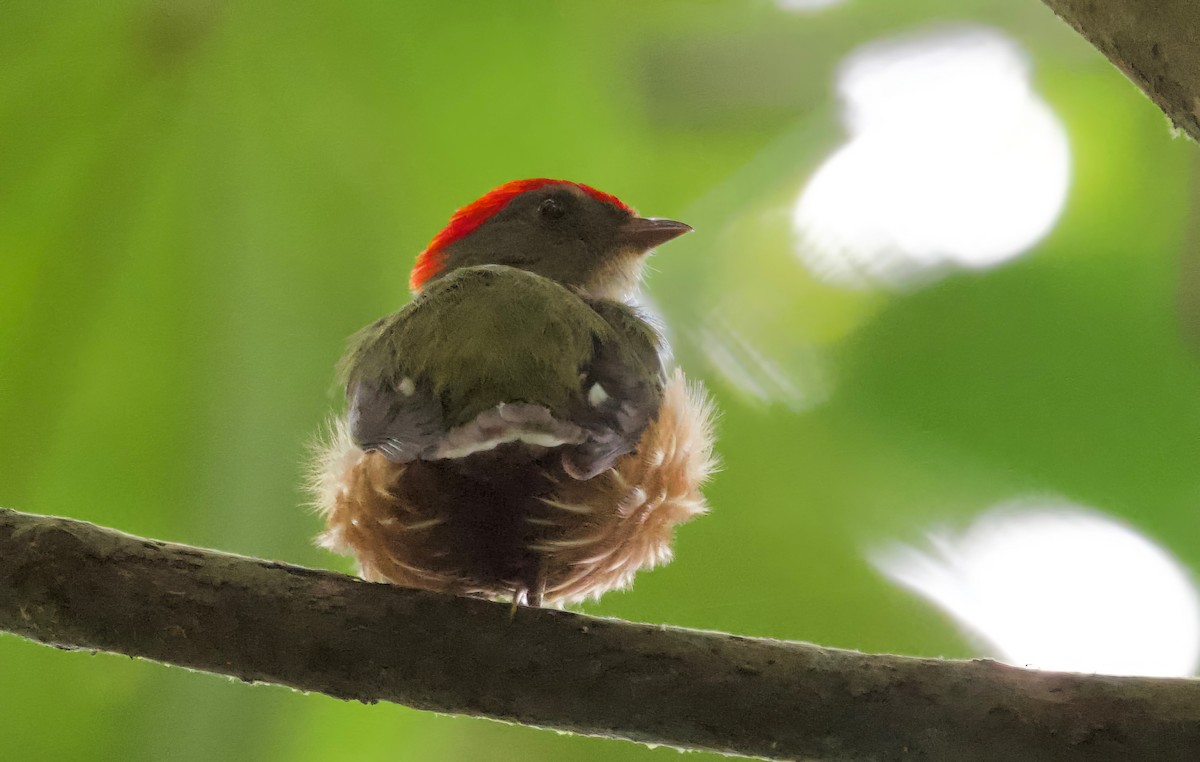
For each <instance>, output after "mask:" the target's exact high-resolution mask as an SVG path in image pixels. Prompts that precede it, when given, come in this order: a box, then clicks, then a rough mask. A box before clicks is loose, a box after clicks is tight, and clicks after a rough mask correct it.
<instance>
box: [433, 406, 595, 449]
mask: <svg viewBox="0 0 1200 762" xmlns="http://www.w3.org/2000/svg"><path fill="white" fill-rule="evenodd" d="M585 439H587V434H586V432H584V430H583V429H582V428H580V427H579V426H576V425H575V424H573V423H567V422H565V421H560V420H558V419H557V418H555V417H554V416H552V415H551V414H550V411H549V410H547V409H546V408H544V407H542V406H541V405H534V404H531V403H528V402H512V403H503V402H502V403H500V404H499V405H497V406H496V407H494V408H491V409H490V410H485V411H484V412H482V413H480V414H479V415H477V416H475V419H474V420H472V421H470V422H469V423H465V424H463V425H462V426H456V427H455V428H453V429H451V430H450V431H448V432H446V435H445V436H444V437H443V438H442V440H441V441H440V442H439V443H438V445H437V446H436V447H435V448H434V450H433V452H432V453H429V454H427V455H425V456H423V457H425V458H428V459H430V460H440V459H446V458H465V457H466V456H468V455H472V454H474V453H477V452H484V451H485V450H492V449H495V448H497V447H499V446H500V445H503V444H509V443H511V442H523V443H525V444H528V445H533V446H536V447H546V448H551V447H561V446H563V445H572V444H580V443H582V442H583V441H584V440H585Z"/></svg>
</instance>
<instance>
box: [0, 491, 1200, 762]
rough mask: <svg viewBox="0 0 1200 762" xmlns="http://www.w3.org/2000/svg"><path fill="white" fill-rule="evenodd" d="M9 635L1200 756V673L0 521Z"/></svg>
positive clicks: (527, 717)
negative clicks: (1021, 665) (491, 599)
mask: <svg viewBox="0 0 1200 762" xmlns="http://www.w3.org/2000/svg"><path fill="white" fill-rule="evenodd" d="M0 630H7V631H10V632H13V633H16V634H18V635H22V636H24V637H27V638H31V639H33V640H37V641H40V642H42V643H47V644H50V645H54V646H57V647H60V648H67V649H93V650H103V651H113V652H116V653H122V654H128V655H130V656H138V657H143V658H146V659H153V660H155V661H161V662H166V663H168V664H176V665H180V666H184V667H189V668H192V669H200V670H206V671H209V672H217V673H220V674H225V675H231V676H233V677H237V678H241V679H243V680H247V681H259V682H270V683H278V684H281V685H287V686H291V687H293V688H297V689H300V690H304V691H319V692H321V693H325V694H328V695H330V696H335V697H337V698H342V699H353V700H357V701H364V702H374V701H394V702H398V703H401V704H406V705H408V706H412V707H417V708H420V709H430V710H435V711H439V712H451V713H455V714H467V715H475V716H482V717H491V718H495V719H500V720H507V721H510V722H517V723H522V724H528V725H537V726H542V727H550V728H557V729H561V730H568V731H572V732H576V733H585V734H589V735H598V736H607V737H613V738H624V739H630V740H634V741H642V742H645V743H654V744H667V745H671V746H676V747H680V748H688V749H708V750H714V751H720V752H726V753H731V754H740V755H747V756H758V757H763V758H768V759H816V760H899V759H906V760H911V759H925V760H962V761H964V762H969V761H971V760H1006V761H1011V760H1024V761H1026V762H1036V761H1037V760H1092V761H1094V760H1110V759H1111V760H1132V759H1153V760H1160V761H1165V760H1194V759H1197V758H1200V682H1197V681H1192V680H1164V679H1151V678H1130V677H1105V676H1087V675H1073V674H1056V673H1049V672H1034V671H1028V670H1022V669H1017V668H1014V667H1007V666H1003V665H1000V664H997V663H995V662H991V661H986V660H980V661H943V660H936V659H914V658H907V657H900V656H875V655H868V654H862V653H857V652H851V651H841V650H836V649H830V648H821V647H818V646H813V645H808V644H804V643H790V642H783V641H776V640H766V639H761V638H746V637H739V636H736V635H726V634H723V633H716V632H700V631H695V630H685V629H678V628H673V627H665V626H655V625H647V624H636V623H632V622H622V621H618V620H612V619H599V618H595V617H589V616H583V615H579V614H573V613H569V612H564V611H553V610H545V609H528V608H521V609H518V610H517V611H516V612H515V614H511V613H510V610H509V607H508V606H506V605H502V604H494V603H488V602H485V601H478V600H469V599H465V598H454V597H450V596H444V595H437V594H432V593H426V592H423V591H416V590H407V589H403V588H398V587H393V586H390V585H382V584H372V583H367V582H362V581H361V580H357V579H354V578H352V577H347V576H345V575H341V574H334V573H331V572H324V571H316V570H313V569H305V568H301V567H297V566H290V565H288V564H283V563H277V562H274V561H264V560H260V559H255V558H245V557H242V556H235V555H229V554H226V553H219V552H216V551H210V550H201V549H198V548H193V547H188V546H184V545H175V544H170V543H165V542H159V541H157V540H147V539H143V538H139V537H133V536H130V535H126V534H122V533H120V532H117V531H114V530H111V529H104V528H100V527H97V526H94V525H92V524H87V523H84V522H81V521H74V520H71V519H64V518H54V517H45V516H35V515H32V514H25V513H18V512H16V511H9V510H3V509H0Z"/></svg>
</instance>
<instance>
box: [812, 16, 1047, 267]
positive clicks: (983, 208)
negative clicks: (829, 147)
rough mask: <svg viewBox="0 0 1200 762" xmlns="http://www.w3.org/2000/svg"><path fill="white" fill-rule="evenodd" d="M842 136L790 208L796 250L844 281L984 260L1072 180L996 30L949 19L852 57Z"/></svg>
mask: <svg viewBox="0 0 1200 762" xmlns="http://www.w3.org/2000/svg"><path fill="white" fill-rule="evenodd" d="M838 91H839V94H840V96H841V98H842V100H843V103H844V110H843V118H844V121H845V123H846V128H847V130H848V132H849V134H850V139H849V141H848V142H847V143H846V144H845V145H843V146H842V147H841V148H839V149H838V150H837V151H835V152H834V153H833V154H832V155H831V156H830V157H829V158H828V159H827V160H826V161H825V162H824V163H823V164H822V165H821V166H820V167H819V168H818V169H817V171H816V172H815V173H814V174H813V176H812V177H811V179H810V180H809V182H808V185H807V186H806V187H805V189H804V190H803V192H802V193H801V195H800V197H799V199H798V200H797V203H796V205H795V208H794V212H793V226H794V229H795V231H796V234H797V253H798V255H799V256H800V258H801V260H802V261H803V262H804V264H805V265H806V267H808V269H810V270H811V271H812V272H813V273H814V274H815V275H817V276H818V277H820V278H822V279H823V280H826V281H829V282H832V283H835V284H838V285H842V286H849V287H878V286H882V287H895V286H905V285H911V284H914V283H921V282H924V281H927V280H929V279H931V278H934V277H936V276H938V275H940V274H942V273H944V272H946V271H948V270H952V269H955V268H968V269H982V268H987V267H992V266H994V265H997V264H999V263H1001V262H1004V261H1005V260H1008V259H1010V258H1012V257H1015V256H1017V255H1019V254H1021V253H1023V252H1024V251H1026V250H1028V249H1029V248H1030V247H1032V246H1033V245H1034V244H1035V243H1037V242H1038V241H1039V240H1040V239H1041V238H1042V237H1043V236H1045V235H1046V233H1048V232H1049V231H1050V230H1051V229H1052V228H1053V226H1054V223H1055V221H1056V220H1057V219H1058V217H1059V214H1060V212H1061V211H1062V207H1063V204H1064V202H1065V200H1066V196H1067V189H1068V186H1069V183H1070V147H1069V144H1068V141H1067V136H1066V133H1065V131H1064V130H1063V127H1062V125H1061V124H1060V122H1059V121H1058V119H1057V118H1056V117H1055V115H1054V114H1053V112H1052V111H1051V110H1050V108H1049V107H1048V106H1047V105H1046V103H1045V102H1044V101H1043V100H1042V99H1041V98H1040V97H1038V95H1037V94H1036V93H1035V92H1034V91H1033V89H1032V87H1031V85H1030V68H1029V63H1028V60H1027V58H1026V56H1025V54H1024V53H1023V52H1022V50H1021V49H1020V48H1019V47H1018V46H1017V44H1016V43H1014V42H1013V41H1011V40H1009V39H1008V38H1007V37H1005V36H1003V35H1002V34H1000V33H999V32H997V31H994V30H991V29H987V28H981V27H957V28H952V29H943V30H941V31H938V32H934V33H927V34H924V35H921V36H917V37H912V38H905V39H901V40H894V41H884V42H877V43H872V44H870V45H867V46H866V47H864V48H861V49H859V50H858V51H856V52H854V53H852V54H851V55H850V56H849V58H848V59H847V60H846V61H845V62H844V63H843V65H842V67H841V70H840V72H839V76H838Z"/></svg>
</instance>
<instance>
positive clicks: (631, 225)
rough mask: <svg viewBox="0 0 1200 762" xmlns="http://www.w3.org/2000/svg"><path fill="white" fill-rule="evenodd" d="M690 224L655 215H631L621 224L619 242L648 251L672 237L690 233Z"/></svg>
mask: <svg viewBox="0 0 1200 762" xmlns="http://www.w3.org/2000/svg"><path fill="white" fill-rule="evenodd" d="M691 231H692V226H691V225H687V224H684V223H682V222H676V221H675V220H664V219H659V218H657V217H631V218H630V219H629V220H628V221H627V222H625V223H624V224H623V225H621V228H620V232H618V234H617V235H618V236H619V237H620V240H621V243H623V244H625V245H626V246H628V247H630V248H633V249H637V250H639V251H649V250H650V249H653V248H654V247H655V246H661V245H662V244H664V243H666V242H667V241H669V240H671V239H672V238H678V237H679V236H681V235H683V234H684V233H690V232H691Z"/></svg>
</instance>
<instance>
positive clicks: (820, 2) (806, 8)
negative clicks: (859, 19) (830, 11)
mask: <svg viewBox="0 0 1200 762" xmlns="http://www.w3.org/2000/svg"><path fill="white" fill-rule="evenodd" d="M844 2H846V0H775V4H776V5H778V6H779V7H780V8H782V9H783V10H785V11H792V12H795V13H811V12H813V11H822V10H825V9H826V8H832V7H833V6H835V5H841V4H842V3H844Z"/></svg>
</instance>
